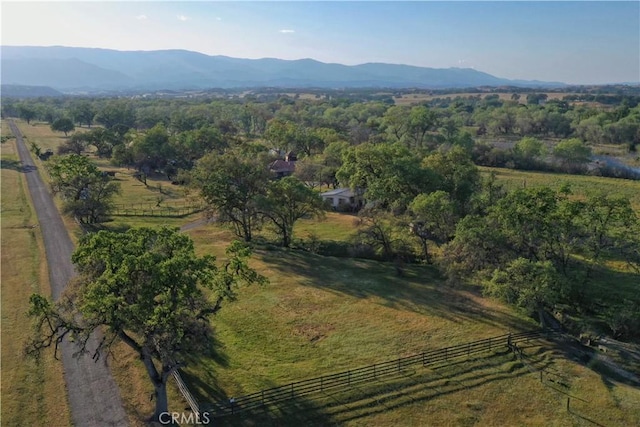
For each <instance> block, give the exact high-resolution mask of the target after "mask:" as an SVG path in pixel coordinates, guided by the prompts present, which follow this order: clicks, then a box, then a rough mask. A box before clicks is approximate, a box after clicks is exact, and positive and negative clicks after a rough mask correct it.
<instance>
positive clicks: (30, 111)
mask: <svg viewBox="0 0 640 427" xmlns="http://www.w3.org/2000/svg"><path fill="white" fill-rule="evenodd" d="M17 108H18V117H20V118H21V119H22V120H24V121H26V122H27V124H30V123H31V120H33V119H35V118H36V115H37V112H36V110H35V108H34V107H33V106H31V105H28V104H26V103H21V104H18V107H17Z"/></svg>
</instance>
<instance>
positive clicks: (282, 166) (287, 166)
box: [269, 159, 296, 172]
mask: <svg viewBox="0 0 640 427" xmlns="http://www.w3.org/2000/svg"><path fill="white" fill-rule="evenodd" d="M269 170H271V171H273V172H293V171H295V170H296V162H287V161H286V160H280V159H278V160H276V161H274V162H273V163H271V164H270V165H269Z"/></svg>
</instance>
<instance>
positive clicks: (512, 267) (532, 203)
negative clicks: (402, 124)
mask: <svg viewBox="0 0 640 427" xmlns="http://www.w3.org/2000/svg"><path fill="white" fill-rule="evenodd" d="M612 256H614V257H616V259H621V260H624V261H626V262H627V263H628V265H629V266H630V267H631V269H632V270H633V271H635V273H636V274H639V273H640V221H639V219H638V216H637V214H636V213H635V212H634V211H633V209H632V208H631V206H630V204H629V201H628V200H627V199H624V198H620V197H615V196H610V195H597V196H592V197H589V198H587V199H586V200H579V199H576V198H573V197H571V192H570V189H569V188H563V189H561V190H557V191H556V190H552V189H550V188H546V187H541V188H531V189H519V190H515V191H513V192H510V193H508V194H504V195H503V196H502V197H501V198H500V199H499V200H497V201H496V202H495V203H493V204H492V205H491V206H489V207H488V209H487V210H486V212H485V214H484V215H482V216H480V215H469V216H467V217H465V218H464V219H462V220H461V221H460V222H459V223H458V224H457V227H456V231H455V237H454V238H453V239H452V240H451V241H450V242H449V243H447V244H446V245H445V246H444V248H443V256H442V258H441V263H442V265H443V266H444V269H445V271H446V272H447V274H448V275H449V276H450V277H463V278H474V279H475V280H479V281H481V282H482V283H484V284H485V286H486V289H487V291H488V293H489V294H491V295H494V296H497V297H499V298H501V299H503V300H504V301H506V302H508V303H511V304H514V305H516V306H519V307H521V308H523V309H525V310H527V311H528V312H530V313H535V312H537V311H539V310H544V309H553V308H554V307H555V306H557V305H558V304H564V305H566V306H570V307H572V308H579V309H581V310H589V311H592V312H596V313H597V312H598V311H600V308H599V307H598V304H599V303H600V302H599V301H594V300H593V299H592V298H591V297H592V294H590V292H589V289H590V287H591V285H592V282H593V280H594V274H596V273H597V272H598V271H599V269H600V268H601V267H602V265H603V264H604V262H605V261H606V260H607V259H608V258H609V257H612ZM639 303H640V301H634V302H633V304H636V309H637V310H636V316H638V315H640V306H639V305H638V304H639ZM622 304H627V303H626V302H623V301H620V304H619V305H622ZM615 311H616V310H615V309H613V308H612V310H611V312H612V313H613V312H615ZM634 322H635V323H634V324H635V325H636V326H640V324H638V322H640V318H636V319H635V320H634ZM612 324H613V323H612ZM631 327H632V325H631V324H627V325H626V326H625V327H624V328H626V329H625V330H623V329H624V328H620V327H619V326H616V327H612V329H613V330H614V332H615V333H619V334H621V335H623V334H625V333H626V334H629V333H631V332H632V330H631ZM616 329H618V330H616ZM636 331H637V330H636ZM634 333H635V332H634Z"/></svg>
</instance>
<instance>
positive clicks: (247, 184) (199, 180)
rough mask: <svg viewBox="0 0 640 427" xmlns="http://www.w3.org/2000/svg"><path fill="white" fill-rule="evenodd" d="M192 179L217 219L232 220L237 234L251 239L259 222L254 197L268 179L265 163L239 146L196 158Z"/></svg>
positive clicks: (264, 186) (255, 198)
mask: <svg viewBox="0 0 640 427" xmlns="http://www.w3.org/2000/svg"><path fill="white" fill-rule="evenodd" d="M191 179H192V183H193V185H194V186H195V187H196V188H198V189H199V190H200V195H201V196H202V197H203V198H204V200H205V202H206V203H207V204H208V205H209V206H210V208H211V209H212V210H213V211H214V212H215V214H216V216H217V217H218V219H219V220H220V221H222V222H227V223H230V224H232V225H233V227H234V231H235V233H236V235H237V236H238V237H240V238H242V239H244V240H245V241H247V242H249V241H251V239H252V236H253V232H254V231H255V230H257V229H259V228H260V226H261V220H260V215H259V210H258V204H257V201H258V197H260V196H261V195H263V194H265V191H266V186H267V183H268V180H269V172H268V170H267V168H266V166H265V165H264V164H263V163H262V162H260V161H259V160H258V159H257V158H255V157H249V156H245V155H243V154H242V152H240V151H239V150H238V151H231V152H228V153H226V154H223V155H218V154H215V153H210V154H207V155H205V156H204V157H202V158H201V159H200V160H199V161H198V163H197V164H196V167H195V168H194V169H193V171H192V173H191Z"/></svg>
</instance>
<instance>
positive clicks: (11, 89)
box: [0, 85, 64, 98]
mask: <svg viewBox="0 0 640 427" xmlns="http://www.w3.org/2000/svg"><path fill="white" fill-rule="evenodd" d="M0 96H4V97H5V98H39V97H41V96H42V97H48V98H51V97H56V96H64V94H63V93H62V92H60V91H57V90H55V89H52V88H50V87H48V86H21V85H1V86H0Z"/></svg>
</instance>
